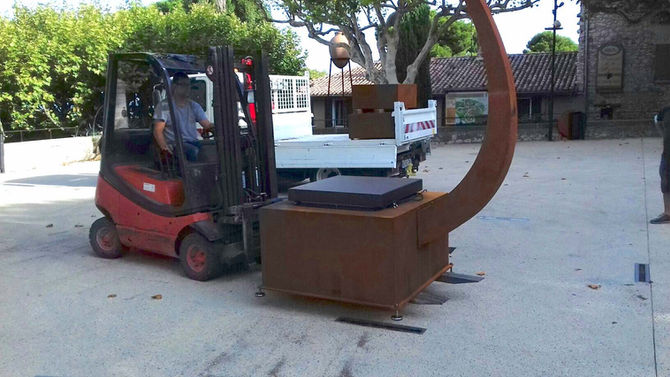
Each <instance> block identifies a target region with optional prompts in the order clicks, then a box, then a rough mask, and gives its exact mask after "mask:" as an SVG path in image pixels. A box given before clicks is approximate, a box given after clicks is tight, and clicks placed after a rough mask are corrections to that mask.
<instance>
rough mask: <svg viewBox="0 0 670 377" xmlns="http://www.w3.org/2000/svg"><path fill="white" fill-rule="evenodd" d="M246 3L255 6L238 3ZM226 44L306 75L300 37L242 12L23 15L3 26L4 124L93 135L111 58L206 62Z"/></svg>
mask: <svg viewBox="0 0 670 377" xmlns="http://www.w3.org/2000/svg"><path fill="white" fill-rule="evenodd" d="M244 1H246V2H247V3H248V2H250V1H251V0H240V1H237V2H235V3H237V4H242V3H244ZM186 2H188V4H189V6H188V7H184V6H183V5H184V4H185V3H186ZM191 3H192V4H191ZM245 9H247V8H245ZM250 9H251V8H248V9H247V10H246V11H249V12H250ZM237 10H238V12H242V10H241V9H237ZM246 11H245V12H246ZM259 11H260V10H259ZM257 16H258V17H260V13H258V14H257ZM223 44H229V45H233V46H234V47H235V48H237V49H238V50H240V52H241V53H243V54H244V53H252V52H255V51H256V50H257V49H259V48H262V49H263V50H265V51H266V52H267V53H268V55H269V57H270V62H271V71H272V72H274V73H278V74H297V73H298V72H300V71H301V70H302V69H303V67H304V55H303V52H302V51H301V50H300V47H299V39H298V37H297V36H296V35H295V33H293V32H291V31H280V30H278V29H276V28H274V27H273V26H272V25H271V24H270V23H267V22H265V21H261V20H260V19H259V18H256V19H255V21H254V22H244V21H243V20H241V19H240V18H239V17H238V16H237V15H236V13H235V12H234V7H231V8H230V9H229V10H228V11H227V12H225V13H220V12H218V11H217V9H216V7H215V6H214V5H213V4H209V3H207V2H202V3H198V2H194V1H187V0H184V1H182V0H168V1H163V2H161V3H160V4H157V5H153V6H149V7H141V6H138V5H132V4H131V5H130V6H129V7H128V8H127V9H124V10H121V11H118V12H115V13H108V12H105V11H103V10H101V9H99V8H97V7H94V6H82V7H80V8H79V9H77V10H75V11H71V10H67V11H64V10H54V9H51V8H48V7H43V6H42V7H37V8H36V9H34V10H29V9H27V8H21V7H16V8H15V9H14V17H13V18H12V19H10V20H8V19H2V18H0V66H2V67H3V69H2V70H0V121H1V122H2V123H4V126H5V128H6V129H34V128H44V127H54V126H56V127H70V126H78V127H85V126H86V125H87V124H89V123H91V122H92V118H93V117H94V115H95V110H96V109H97V107H98V106H100V104H101V98H102V96H101V92H102V91H103V90H104V84H105V69H106V65H107V56H108V54H109V53H111V52H119V51H154V52H174V53H192V54H204V53H205V52H206V50H207V47H208V46H211V45H223Z"/></svg>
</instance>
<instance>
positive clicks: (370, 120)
mask: <svg viewBox="0 0 670 377" xmlns="http://www.w3.org/2000/svg"><path fill="white" fill-rule="evenodd" d="M349 138H350V139H395V123H394V122H393V117H392V116H391V113H362V114H349Z"/></svg>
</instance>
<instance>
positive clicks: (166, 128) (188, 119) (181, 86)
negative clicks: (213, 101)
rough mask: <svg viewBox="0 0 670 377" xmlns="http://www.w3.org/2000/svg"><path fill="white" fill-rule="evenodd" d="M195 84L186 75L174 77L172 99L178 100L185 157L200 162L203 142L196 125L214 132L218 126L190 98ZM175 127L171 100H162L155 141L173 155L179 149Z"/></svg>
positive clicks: (155, 128)
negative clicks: (192, 84) (176, 148)
mask: <svg viewBox="0 0 670 377" xmlns="http://www.w3.org/2000/svg"><path fill="white" fill-rule="evenodd" d="M190 93H191V80H190V79H189V77H188V76H187V75H186V74H185V73H184V72H177V73H175V74H174V76H172V98H174V102H175V106H174V110H175V117H176V118H177V119H176V124H177V128H178V129H179V131H180V132H181V137H182V140H183V142H184V144H183V148H184V154H185V155H186V159H187V160H189V161H196V160H197V159H198V153H199V152H200V145H201V144H200V140H198V130H197V129H196V127H195V122H198V123H200V125H201V126H202V127H203V128H204V130H203V131H210V130H212V129H213V128H214V125H213V124H212V123H211V122H210V121H209V120H207V116H206V115H205V112H204V111H203V110H202V107H201V106H200V105H199V104H198V103H197V102H195V101H193V100H191V99H190V98H189V95H190ZM174 124H175V122H173V121H172V118H171V117H170V106H169V104H168V100H167V99H164V100H162V101H161V102H160V103H159V104H158V106H156V110H155V112H154V138H155V139H156V143H157V144H158V146H159V147H160V149H161V151H164V152H168V153H173V152H172V151H173V150H174V147H175V142H176V139H175V135H174Z"/></svg>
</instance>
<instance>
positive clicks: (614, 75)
mask: <svg viewBox="0 0 670 377" xmlns="http://www.w3.org/2000/svg"><path fill="white" fill-rule="evenodd" d="M621 89H623V47H621V46H620V45H616V44H608V45H605V46H603V47H601V48H600V49H599V50H598V65H597V69H596V90H598V91H599V92H611V91H620V90H621Z"/></svg>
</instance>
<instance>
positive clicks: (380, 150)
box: [275, 134, 398, 169]
mask: <svg viewBox="0 0 670 377" xmlns="http://www.w3.org/2000/svg"><path fill="white" fill-rule="evenodd" d="M395 143H396V141H395V139H371V140H351V139H349V135H347V134H334V135H332V134H331V135H306V136H301V137H296V138H291V139H282V140H275V159H276V163H277V168H278V169H292V168H315V169H317V168H395V167H396V157H397V155H398V147H397V146H396V144H395Z"/></svg>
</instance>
